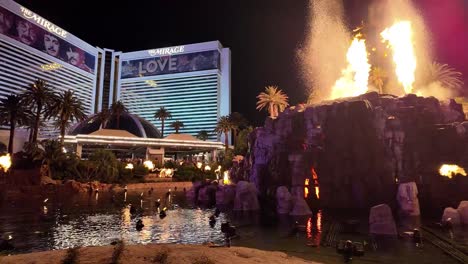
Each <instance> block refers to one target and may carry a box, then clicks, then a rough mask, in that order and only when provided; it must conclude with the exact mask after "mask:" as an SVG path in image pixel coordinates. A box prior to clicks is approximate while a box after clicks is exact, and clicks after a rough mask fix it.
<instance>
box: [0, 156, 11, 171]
mask: <svg viewBox="0 0 468 264" xmlns="http://www.w3.org/2000/svg"><path fill="white" fill-rule="evenodd" d="M10 167H11V157H10V154H6V155H3V156H0V168H1V169H3V171H5V172H7V171H8V170H9V169H10Z"/></svg>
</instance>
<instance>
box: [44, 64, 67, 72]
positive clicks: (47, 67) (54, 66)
mask: <svg viewBox="0 0 468 264" xmlns="http://www.w3.org/2000/svg"><path fill="white" fill-rule="evenodd" d="M60 68H62V65H61V64H59V63H56V62H54V63H48V64H42V65H41V69H42V70H43V71H53V70H57V69H60Z"/></svg>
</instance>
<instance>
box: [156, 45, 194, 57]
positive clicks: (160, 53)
mask: <svg viewBox="0 0 468 264" xmlns="http://www.w3.org/2000/svg"><path fill="white" fill-rule="evenodd" d="M184 49H185V47H184V46H176V47H171V48H162V49H152V50H148V54H149V55H151V56H167V55H173V54H178V53H182V52H184Z"/></svg>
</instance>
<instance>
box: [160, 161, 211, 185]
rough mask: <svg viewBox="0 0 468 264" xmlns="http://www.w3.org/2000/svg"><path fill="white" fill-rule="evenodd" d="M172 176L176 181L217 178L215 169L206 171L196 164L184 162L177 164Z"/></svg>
mask: <svg viewBox="0 0 468 264" xmlns="http://www.w3.org/2000/svg"><path fill="white" fill-rule="evenodd" d="M166 168H167V167H166ZM212 168H213V167H212ZM172 178H173V179H174V180H175V181H203V180H205V179H210V180H214V179H216V174H215V173H214V170H211V171H204V170H202V169H199V168H197V167H196V166H195V165H194V164H183V165H176V166H175V172H174V176H173V177H172Z"/></svg>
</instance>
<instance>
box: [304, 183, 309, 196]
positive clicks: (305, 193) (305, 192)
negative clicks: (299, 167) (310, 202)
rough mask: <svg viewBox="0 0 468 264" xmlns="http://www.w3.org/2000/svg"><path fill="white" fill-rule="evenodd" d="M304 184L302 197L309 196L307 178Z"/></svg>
mask: <svg viewBox="0 0 468 264" xmlns="http://www.w3.org/2000/svg"><path fill="white" fill-rule="evenodd" d="M304 185H305V187H304V198H307V197H309V179H305V182H304Z"/></svg>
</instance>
